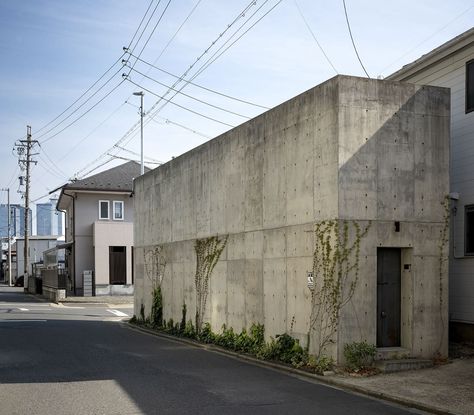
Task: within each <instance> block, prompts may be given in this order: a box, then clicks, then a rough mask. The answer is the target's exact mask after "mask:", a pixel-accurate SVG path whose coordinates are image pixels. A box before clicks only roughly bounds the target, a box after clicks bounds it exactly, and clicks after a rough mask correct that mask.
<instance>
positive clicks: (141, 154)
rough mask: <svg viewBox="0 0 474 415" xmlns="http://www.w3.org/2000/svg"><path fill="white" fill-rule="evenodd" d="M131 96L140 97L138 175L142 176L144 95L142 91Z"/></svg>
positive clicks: (143, 169) (143, 166) (143, 171)
mask: <svg viewBox="0 0 474 415" xmlns="http://www.w3.org/2000/svg"><path fill="white" fill-rule="evenodd" d="M133 95H136V96H139V97H140V146H141V151H140V174H141V175H143V174H144V173H145V165H144V163H143V116H144V115H145V113H144V112H143V96H144V95H145V93H144V92H143V91H140V92H134V93H133Z"/></svg>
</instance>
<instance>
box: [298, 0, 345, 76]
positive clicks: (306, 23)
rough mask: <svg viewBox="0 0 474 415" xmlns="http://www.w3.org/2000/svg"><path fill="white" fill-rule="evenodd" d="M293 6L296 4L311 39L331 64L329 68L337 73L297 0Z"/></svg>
mask: <svg viewBox="0 0 474 415" xmlns="http://www.w3.org/2000/svg"><path fill="white" fill-rule="evenodd" d="M295 6H296V9H297V10H298V13H299V15H300V16H301V19H303V22H304V24H305V26H306V28H307V29H308V31H309V33H311V36H312V37H313V40H314V41H315V42H316V44H317V45H318V48H319V49H320V50H321V52H322V54H323V55H324V57H325V58H326V61H327V62H328V63H329V65H331V68H332V69H333V71H334V72H335V73H336V74H338V73H339V71H338V70H337V69H336V68H335V66H334V65H333V63H332V62H331V60H330V59H329V57H328V55H327V54H326V52H325V51H324V49H323V47H322V46H321V44H320V43H319V41H318V39H317V38H316V35H315V34H314V32H313V30H312V29H311V27H310V25H309V23H308V22H307V20H306V18H305V17H304V14H303V12H302V11H301V7H300V5H299V4H298V2H297V1H296V0H295Z"/></svg>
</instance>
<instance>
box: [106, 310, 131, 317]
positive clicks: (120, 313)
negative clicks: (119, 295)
mask: <svg viewBox="0 0 474 415" xmlns="http://www.w3.org/2000/svg"><path fill="white" fill-rule="evenodd" d="M107 311H108V312H109V313H112V314H115V315H116V316H119V317H128V314H125V313H122V312H121V311H119V310H107Z"/></svg>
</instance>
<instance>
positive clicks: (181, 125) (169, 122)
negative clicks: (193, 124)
mask: <svg viewBox="0 0 474 415" xmlns="http://www.w3.org/2000/svg"><path fill="white" fill-rule="evenodd" d="M155 117H159V118H161V119H162V120H163V121H164V123H165V124H171V125H176V126H177V127H181V128H183V129H185V130H188V131H189V132H191V133H193V134H196V135H200V136H201V137H204V138H207V139H211V138H212V137H211V136H209V135H206V134H204V133H201V132H199V131H196V130H194V129H192V128H190V127H186V126H185V125H183V124H180V123H177V122H176V121H171V120H170V119H168V118H163V117H160V116H159V115H155ZM150 119H151V120H152V121H153V122H155V123H157V124H161V123H160V122H158V121H157V120H155V118H154V117H151V118H150Z"/></svg>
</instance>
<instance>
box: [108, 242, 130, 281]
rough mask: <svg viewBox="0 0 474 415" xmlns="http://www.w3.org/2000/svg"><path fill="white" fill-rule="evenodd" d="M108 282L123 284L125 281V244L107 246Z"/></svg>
mask: <svg viewBox="0 0 474 415" xmlns="http://www.w3.org/2000/svg"><path fill="white" fill-rule="evenodd" d="M109 275H110V284H125V283H126V281H127V251H126V247H125V246H110V247H109Z"/></svg>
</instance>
